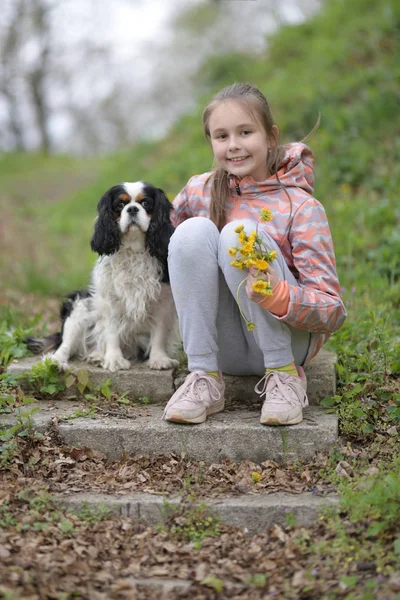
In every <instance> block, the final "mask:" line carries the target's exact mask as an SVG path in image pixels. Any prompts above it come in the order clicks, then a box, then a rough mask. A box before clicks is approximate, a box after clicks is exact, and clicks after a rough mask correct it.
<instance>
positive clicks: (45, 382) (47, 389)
mask: <svg viewBox="0 0 400 600" xmlns="http://www.w3.org/2000/svg"><path fill="white" fill-rule="evenodd" d="M25 377H26V380H27V381H28V383H29V384H30V386H32V388H33V391H34V393H35V395H36V396H38V397H39V398H41V397H43V396H45V395H50V396H53V395H55V394H58V393H60V392H63V391H64V390H65V389H66V385H65V381H64V379H63V377H61V376H60V372H59V368H58V365H57V364H56V363H55V362H54V361H53V360H52V359H51V358H45V359H44V360H42V361H39V362H38V363H37V364H36V365H33V367H32V368H31V369H30V371H28V372H27V373H26V376H25Z"/></svg>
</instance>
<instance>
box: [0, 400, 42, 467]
mask: <svg viewBox="0 0 400 600" xmlns="http://www.w3.org/2000/svg"><path fill="white" fill-rule="evenodd" d="M11 398H12V400H11ZM34 402H36V400H35V398H27V397H26V396H25V394H24V392H23V390H22V389H21V388H19V389H18V392H17V397H15V396H11V397H7V399H6V404H7V409H10V410H11V413H12V414H13V415H14V417H15V420H16V424H15V425H13V426H12V427H9V428H8V429H2V430H0V442H2V444H1V446H0V468H2V467H5V466H6V465H8V464H9V463H11V462H12V460H13V459H14V458H15V456H16V454H17V453H18V439H19V438H26V439H28V440H30V441H34V440H37V439H40V438H42V437H43V434H42V433H40V432H38V431H35V423H34V420H33V415H34V414H35V413H36V412H37V411H38V410H39V407H38V406H34V407H32V408H29V409H28V408H27V407H28V406H29V405H30V404H32V403H34Z"/></svg>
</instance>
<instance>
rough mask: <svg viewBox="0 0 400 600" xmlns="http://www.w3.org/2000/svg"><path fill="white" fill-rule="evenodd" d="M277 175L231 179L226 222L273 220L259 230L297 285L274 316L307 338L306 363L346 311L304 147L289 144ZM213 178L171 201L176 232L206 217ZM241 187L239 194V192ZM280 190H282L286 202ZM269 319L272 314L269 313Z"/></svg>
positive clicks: (198, 179)
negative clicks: (264, 214) (266, 215)
mask: <svg viewBox="0 0 400 600" xmlns="http://www.w3.org/2000/svg"><path fill="white" fill-rule="evenodd" d="M285 149H286V153H285V157H284V159H283V161H282V164H281V167H280V170H279V171H278V176H279V180H280V183H281V185H279V182H278V180H277V178H276V176H275V175H273V176H271V177H270V178H269V179H267V180H266V181H264V182H261V183H260V182H256V181H254V179H253V178H252V177H251V176H246V177H244V178H243V179H241V180H238V179H237V178H235V177H230V180H229V186H230V189H231V193H230V196H229V198H228V202H227V207H226V208H227V211H226V215H227V221H228V222H230V221H240V220H241V219H251V220H252V221H254V224H256V223H257V221H258V218H259V215H260V211H261V209H262V208H268V209H269V210H270V211H271V213H272V215H273V219H272V221H270V222H269V223H263V224H260V225H259V230H260V228H261V227H265V228H266V230H267V231H268V233H269V234H270V235H271V237H272V238H273V239H274V240H275V241H276V243H277V244H278V246H279V248H280V249H281V251H282V254H283V256H284V258H285V260H286V263H287V265H288V266H289V268H290V270H291V271H292V273H293V274H294V276H295V278H296V279H297V281H298V286H296V285H288V288H289V295H290V299H289V304H288V309H287V312H286V314H284V315H282V316H279V317H278V316H277V315H274V316H275V317H276V318H277V319H280V320H282V321H284V322H285V323H287V324H288V325H290V326H291V327H294V328H296V329H306V330H307V331H310V332H311V333H313V334H314V335H312V336H311V342H310V348H309V351H308V355H307V359H306V364H307V363H308V362H309V361H310V360H311V358H313V357H314V356H315V355H316V354H317V352H318V350H319V349H320V348H321V346H322V345H323V344H324V343H325V341H326V340H327V339H328V337H329V336H330V334H332V333H333V332H334V331H336V330H337V329H339V328H340V327H341V325H342V324H343V322H344V320H345V317H346V311H345V308H344V305H343V302H342V299H341V297H340V285H339V281H338V277H337V273H336V262H335V254H334V249H333V242H332V236H331V232H330V229H329V225H328V220H327V217H326V214H325V210H324V208H323V206H322V204H321V203H320V202H318V200H316V199H315V198H314V197H313V195H312V193H313V190H314V171H313V165H314V159H313V156H312V153H311V150H310V149H309V148H308V147H307V146H306V145H305V144H302V143H295V144H288V145H287V146H286V147H285ZM211 175H212V173H203V174H202V175H195V176H194V177H192V178H191V179H190V180H189V182H188V183H187V185H186V186H185V187H184V188H183V190H182V191H181V192H180V193H179V194H178V196H177V197H176V198H175V200H174V202H173V208H174V210H173V211H172V215H171V216H172V222H173V225H174V226H175V227H177V226H178V225H179V224H180V223H182V221H185V220H186V219H189V218H190V217H208V218H209V217H210V191H211V183H212V181H211V180H212V178H210V176H211ZM237 185H239V188H240V195H239V193H238V191H237ZM281 186H284V187H285V188H286V191H287V192H288V194H289V196H290V199H291V204H292V206H290V201H289V199H288V197H287V195H286V193H285V191H284V190H283V189H282V187H281ZM271 314H272V313H271Z"/></svg>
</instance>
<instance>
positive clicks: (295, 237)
mask: <svg viewBox="0 0 400 600" xmlns="http://www.w3.org/2000/svg"><path fill="white" fill-rule="evenodd" d="M289 241H290V243H291V245H292V256H293V264H294V267H295V269H296V270H297V271H298V273H299V279H298V283H299V285H298V286H296V285H289V293H290V300H289V306H288V309H287V313H286V314H285V315H283V316H281V317H277V318H279V319H280V320H282V321H284V322H285V323H287V324H288V325H291V326H292V327H294V328H296V329H306V330H307V331H310V332H318V333H333V332H334V331H336V330H337V329H339V328H340V327H341V326H342V324H343V322H344V320H345V318H346V310H345V307H344V305H343V302H342V299H341V297H340V285H339V281H338V277H337V273H336V261H335V253H334V249H333V241H332V236H331V232H330V229H329V225H328V220H327V217H326V213H325V210H324V208H323V206H322V204H320V202H318V201H317V200H315V198H313V197H310V198H309V199H308V200H306V201H305V202H304V203H303V204H302V205H301V206H300V207H299V209H298V210H297V211H296V213H295V215H294V217H293V223H292V227H291V231H290V233H289Z"/></svg>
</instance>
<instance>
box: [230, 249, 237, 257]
mask: <svg viewBox="0 0 400 600" xmlns="http://www.w3.org/2000/svg"><path fill="white" fill-rule="evenodd" d="M228 252H229V256H236V253H237V248H228Z"/></svg>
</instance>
